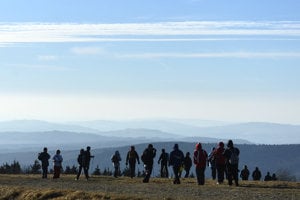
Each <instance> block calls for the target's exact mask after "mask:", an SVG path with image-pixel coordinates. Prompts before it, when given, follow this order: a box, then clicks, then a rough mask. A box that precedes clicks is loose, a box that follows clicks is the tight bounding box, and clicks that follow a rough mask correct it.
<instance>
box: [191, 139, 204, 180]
mask: <svg viewBox="0 0 300 200" xmlns="http://www.w3.org/2000/svg"><path fill="white" fill-rule="evenodd" d="M206 162H207V152H206V151H205V150H203V149H202V145H201V143H198V144H196V148H195V150H194V164H195V167H196V175H197V182H198V185H204V183H205V174H204V172H205V169H206Z"/></svg>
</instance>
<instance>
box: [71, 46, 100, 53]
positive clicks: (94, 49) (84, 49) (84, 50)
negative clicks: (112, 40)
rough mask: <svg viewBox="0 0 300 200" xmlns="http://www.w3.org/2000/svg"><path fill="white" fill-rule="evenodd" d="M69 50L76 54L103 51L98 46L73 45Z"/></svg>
mask: <svg viewBox="0 0 300 200" xmlns="http://www.w3.org/2000/svg"><path fill="white" fill-rule="evenodd" d="M71 52H72V53H74V54H77V55H99V54H103V53H104V49H103V48H100V47H73V48H72V49H71Z"/></svg>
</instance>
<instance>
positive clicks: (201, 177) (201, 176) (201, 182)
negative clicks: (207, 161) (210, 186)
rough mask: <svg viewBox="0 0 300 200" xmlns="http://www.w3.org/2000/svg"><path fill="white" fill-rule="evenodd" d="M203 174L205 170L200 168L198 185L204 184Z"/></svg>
mask: <svg viewBox="0 0 300 200" xmlns="http://www.w3.org/2000/svg"><path fill="white" fill-rule="evenodd" d="M204 172H205V168H200V169H199V176H200V177H199V180H200V185H204V183H205V174H204Z"/></svg>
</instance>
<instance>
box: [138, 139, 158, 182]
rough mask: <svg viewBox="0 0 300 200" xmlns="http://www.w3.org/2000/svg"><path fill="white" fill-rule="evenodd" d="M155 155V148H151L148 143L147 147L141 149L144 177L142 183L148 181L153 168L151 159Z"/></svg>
mask: <svg viewBox="0 0 300 200" xmlns="http://www.w3.org/2000/svg"><path fill="white" fill-rule="evenodd" d="M155 156H156V149H155V148H153V145H152V144H149V145H148V147H147V148H146V149H145V150H144V151H143V154H142V157H141V159H142V161H143V163H144V168H145V178H144V179H143V183H148V182H149V180H150V176H151V173H152V169H153V159H154V157H155Z"/></svg>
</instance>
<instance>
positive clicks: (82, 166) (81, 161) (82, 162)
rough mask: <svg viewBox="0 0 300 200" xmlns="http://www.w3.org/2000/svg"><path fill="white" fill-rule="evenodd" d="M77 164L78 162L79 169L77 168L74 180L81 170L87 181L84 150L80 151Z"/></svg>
mask: <svg viewBox="0 0 300 200" xmlns="http://www.w3.org/2000/svg"><path fill="white" fill-rule="evenodd" d="M77 162H78V165H79V168H78V172H77V176H76V180H78V179H79V176H80V175H81V172H82V169H83V172H84V175H85V178H86V180H88V179H89V175H88V171H87V168H86V158H85V152H84V149H80V153H79V155H78V157H77Z"/></svg>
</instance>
